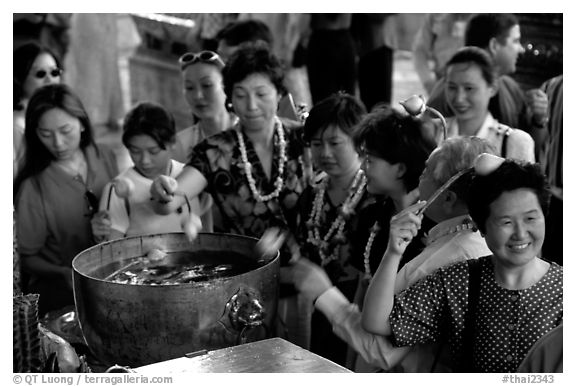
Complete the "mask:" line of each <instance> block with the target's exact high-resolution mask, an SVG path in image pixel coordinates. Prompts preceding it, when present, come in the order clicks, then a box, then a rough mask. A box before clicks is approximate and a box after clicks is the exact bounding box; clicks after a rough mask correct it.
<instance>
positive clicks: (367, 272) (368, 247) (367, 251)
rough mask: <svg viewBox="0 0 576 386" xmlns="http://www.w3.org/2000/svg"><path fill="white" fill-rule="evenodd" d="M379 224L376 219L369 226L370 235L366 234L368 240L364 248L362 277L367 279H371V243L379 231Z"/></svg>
mask: <svg viewBox="0 0 576 386" xmlns="http://www.w3.org/2000/svg"><path fill="white" fill-rule="evenodd" d="M380 229H381V228H380V224H378V221H376V222H375V223H374V225H372V228H370V236H368V241H367V242H366V248H365V249H364V278H365V279H367V280H370V279H372V273H371V272H370V252H371V250H372V244H373V243H374V239H375V238H376V235H377V234H378V232H380Z"/></svg>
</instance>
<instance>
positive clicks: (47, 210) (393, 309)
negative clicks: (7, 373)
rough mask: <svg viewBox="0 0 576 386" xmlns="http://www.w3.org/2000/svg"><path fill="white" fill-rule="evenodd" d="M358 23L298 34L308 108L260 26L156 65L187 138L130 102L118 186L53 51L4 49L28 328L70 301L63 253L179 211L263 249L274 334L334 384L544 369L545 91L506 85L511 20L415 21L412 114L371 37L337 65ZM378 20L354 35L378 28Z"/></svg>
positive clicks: (347, 19)
mask: <svg viewBox="0 0 576 386" xmlns="http://www.w3.org/2000/svg"><path fill="white" fill-rule="evenodd" d="M355 17H356V18H357V17H359V16H358V15H356V16H355V15H349V14H348V15H346V14H326V15H322V14H317V15H314V17H312V18H311V23H312V33H311V35H310V37H309V44H308V45H307V47H306V49H307V54H306V55H307V56H306V60H305V63H306V65H307V68H308V72H309V81H310V90H311V92H312V99H313V103H312V105H311V106H310V108H309V111H302V110H301V109H298V107H297V106H296V105H295V104H294V103H293V95H292V91H293V89H292V88H291V86H290V84H289V82H287V78H286V72H285V67H286V66H285V63H284V62H283V60H281V59H280V58H279V57H278V56H277V55H276V54H275V52H274V49H273V46H274V36H273V35H272V33H271V31H270V30H269V28H268V27H267V26H266V24H265V23H263V22H262V21H258V20H240V21H237V20H235V21H231V22H229V23H228V24H226V25H225V26H223V28H222V29H221V30H220V31H219V32H218V33H214V34H210V36H209V37H210V39H207V40H206V41H205V43H206V46H205V47H204V49H202V50H199V51H197V52H187V53H185V54H183V55H182V56H181V57H180V58H179V59H178V60H177V61H175V65H177V66H178V68H179V69H180V73H181V82H182V89H183V97H184V99H185V101H186V102H187V104H188V106H189V107H190V112H191V114H192V116H193V122H194V124H193V125H192V126H190V127H182V128H179V127H176V124H175V120H174V118H173V116H172V115H171V113H170V112H169V111H168V110H167V109H166V106H162V105H159V104H157V103H154V102H153V101H139V102H138V103H137V104H135V105H134V106H133V107H132V108H131V109H130V111H128V112H127V114H125V116H124V117H123V119H122V124H121V126H122V127H121V130H122V133H123V134H122V143H123V145H124V146H125V148H126V149H127V151H128V154H129V156H130V159H131V166H130V167H128V168H127V169H123V170H119V163H118V162H117V159H116V155H115V153H114V152H113V151H111V149H109V148H108V146H106V145H105V144H100V143H97V141H95V133H94V126H93V124H92V120H91V119H92V117H90V116H89V113H88V109H87V108H86V107H85V105H84V104H83V101H82V100H81V98H80V97H79V93H78V92H76V91H75V90H74V88H73V86H72V85H68V84H66V82H64V81H63V79H62V73H63V71H66V69H65V68H64V67H63V61H62V60H61V58H59V57H58V54H56V53H55V52H54V51H53V50H51V49H49V48H48V47H46V46H44V45H42V44H39V43H35V42H31V43H25V44H22V45H20V46H19V47H17V48H16V49H15V50H14V54H13V55H14V56H13V59H14V108H13V111H14V147H13V149H14V153H13V176H14V185H13V191H14V203H13V205H14V210H15V235H14V237H15V240H17V241H16V242H15V248H16V249H17V252H18V253H17V254H16V253H15V256H19V264H15V270H17V272H15V276H14V277H15V280H18V282H19V283H18V284H19V286H18V288H19V289H20V290H21V291H24V293H35V294H39V312H40V314H41V315H44V314H46V313H48V312H51V311H57V310H59V309H62V308H63V307H66V306H70V305H73V304H74V297H73V288H72V267H71V262H72V259H73V258H74V256H75V255H77V254H78V253H80V252H82V251H83V250H85V249H87V248H89V247H91V246H93V245H96V244H98V243H102V242H106V241H110V240H116V239H120V238H124V237H130V236H138V235H144V234H154V233H164V232H175V231H176V232H178V231H181V230H182V229H183V228H182V227H183V226H182V224H183V223H184V221H183V217H187V216H193V217H195V218H197V219H198V220H200V221H196V222H195V224H197V225H198V229H197V230H199V231H203V232H223V233H232V234H239V235H245V236H250V237H254V238H257V239H265V238H269V237H264V236H267V235H268V236H269V235H270V232H274V234H275V235H276V237H278V239H277V240H275V242H276V244H278V245H280V247H279V250H280V275H279V280H280V293H279V302H278V315H277V319H278V323H277V325H276V326H275V328H273V329H272V330H271V332H272V333H274V334H275V335H277V336H281V337H284V338H285V339H287V340H289V341H291V342H293V343H295V344H298V345H299V346H301V347H303V348H306V349H309V350H311V351H312V352H314V353H317V354H319V355H321V356H323V357H325V358H328V359H330V360H332V361H334V362H336V363H339V364H341V365H343V366H346V367H347V368H349V369H351V370H353V371H357V372H378V371H380V372H386V371H394V372H515V371H530V372H553V371H562V355H561V354H562V345H561V344H557V343H556V342H557V341H558V339H559V338H558V337H559V336H560V342H561V336H562V323H563V268H562V198H563V196H562V75H559V76H557V77H555V78H553V79H551V80H549V81H547V82H546V83H545V84H544V85H542V88H541V89H535V90H528V91H526V92H525V91H523V90H522V89H521V87H520V86H519V85H518V83H516V82H515V81H514V79H513V78H512V77H511V76H510V75H511V74H513V73H514V71H515V66H516V60H517V58H518V55H519V54H521V53H522V50H523V48H522V45H521V43H520V41H521V32H520V31H521V26H520V24H519V22H518V19H517V18H516V17H515V16H514V15H511V14H445V15H442V16H441V15H439V14H438V15H428V16H427V18H426V22H425V23H424V24H423V25H422V26H421V28H420V31H419V33H418V34H417V37H416V41H415V43H414V54H415V55H414V58H415V60H416V61H418V63H417V66H416V68H417V71H418V74H419V76H420V78H421V79H422V84H423V89H424V90H425V92H426V93H429V94H430V99H429V103H427V104H425V103H424V104H423V105H422V106H421V107H422V108H421V109H419V111H411V109H402V108H401V107H399V106H396V105H393V104H391V101H390V89H389V87H391V85H389V86H387V85H386V84H387V83H390V82H388V80H387V78H389V77H388V76H387V75H386V74H387V73H388V72H389V71H391V65H392V64H391V62H390V63H388V62H389V61H390V60H389V59H390V58H391V53H390V52H391V51H390V49H389V47H387V46H386V44H385V42H380V41H378V42H372V43H371V44H367V46H366V47H364V48H363V49H362V50H361V61H360V62H357V61H356V60H355V55H356V53H355V51H354V50H355V48H354V39H353V37H352V35H351V34H350V28H351V26H353V25H354V18H355ZM387 18H388V16H387V15H381V17H380V18H377V19H374V18H372V19H370V18H369V19H370V22H371V23H374V30H377V31H380V32H381V31H382V30H383V29H382V28H383V25H384V22H385V21H386V19H387ZM356 23H361V24H363V26H364V27H366V25H367V24H366V23H368V21H366V20H365V21H363V22H356ZM356 28H359V27H358V26H356ZM431 34H436V35H438V36H437V37H434V38H432V37H431V36H430V35H431ZM433 42H435V43H433ZM430 65H432V67H430ZM380 70H381V71H382V72H381V73H380V72H379V71H380ZM372 72H374V73H375V75H374V77H372V76H371V75H367V74H369V73H372ZM376 79H378V81H376ZM358 85H359V88H358ZM427 106H430V107H433V108H434V109H436V110H438V111H440V112H441V113H442V114H443V115H444V116H445V117H446V120H442V119H438V118H437V117H436V116H432V115H431V114H429V112H428V111H429V110H428V109H427ZM444 125H445V126H444ZM483 162H484V164H482V163H483ZM486 165H488V166H486ZM457 174H458V175H460V177H459V178H457V179H454V178H452V177H454V176H456V175H457ZM119 180H122V181H129V183H130V185H131V194H130V195H129V196H128V197H126V195H123V194H119V193H118V191H117V188H115V186H116V185H115V184H117V182H118V181H119ZM447 182H448V183H450V184H447ZM280 238H281V240H283V241H284V242H283V243H282V242H278V240H280ZM543 246H544V247H543ZM20 270H21V272H20ZM16 288H17V287H16V283H15V291H16ZM549 339H555V340H554V342H555V344H550V343H549ZM543 350H544V351H543ZM558 352H559V354H558ZM544 357H546V358H553V359H549V360H547V361H543V360H542V358H544Z"/></svg>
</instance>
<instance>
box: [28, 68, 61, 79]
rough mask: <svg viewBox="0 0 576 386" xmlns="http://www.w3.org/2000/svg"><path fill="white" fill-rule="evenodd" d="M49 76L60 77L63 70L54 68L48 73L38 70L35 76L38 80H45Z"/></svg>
mask: <svg viewBox="0 0 576 386" xmlns="http://www.w3.org/2000/svg"><path fill="white" fill-rule="evenodd" d="M47 75H50V76H51V77H52V78H57V77H59V76H60V75H62V69H60V68H53V69H51V70H50V71H46V70H38V71H36V73H35V74H34V77H35V78H36V79H44V78H46V76H47Z"/></svg>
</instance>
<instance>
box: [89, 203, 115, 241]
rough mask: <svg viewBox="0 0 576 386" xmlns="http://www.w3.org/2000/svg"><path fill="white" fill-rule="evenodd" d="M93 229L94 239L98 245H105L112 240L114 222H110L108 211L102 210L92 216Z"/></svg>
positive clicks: (91, 224)
mask: <svg viewBox="0 0 576 386" xmlns="http://www.w3.org/2000/svg"><path fill="white" fill-rule="evenodd" d="M90 226H91V227H92V237H93V238H94V241H95V242H96V243H98V244H99V243H103V242H104V241H107V240H110V229H111V227H112V222H111V221H110V214H109V213H108V211H106V210H101V211H99V212H98V213H96V214H94V216H92V219H91V220H90Z"/></svg>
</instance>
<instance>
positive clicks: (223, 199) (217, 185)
mask: <svg viewBox="0 0 576 386" xmlns="http://www.w3.org/2000/svg"><path fill="white" fill-rule="evenodd" d="M237 127H238V126H236V127H233V128H231V129H228V130H226V131H223V132H221V133H218V134H216V135H213V136H211V137H209V138H207V139H205V140H204V141H202V142H200V143H199V144H198V145H197V146H196V147H195V148H194V150H193V152H192V155H191V158H190V162H189V163H188V165H190V166H193V167H194V168H196V169H197V170H198V171H200V173H202V175H204V177H205V178H206V180H207V181H208V186H207V191H208V192H209V193H210V194H211V195H212V197H213V198H214V203H215V204H216V205H217V206H218V208H219V209H220V212H221V213H222V217H223V218H222V224H223V227H224V229H219V231H222V232H226V233H234V234H239V235H245V236H251V237H260V236H262V234H263V233H264V231H265V230H266V229H267V228H270V227H273V226H277V227H280V228H283V229H286V228H288V229H290V230H294V229H295V223H296V216H297V202H298V199H299V197H300V194H301V193H302V191H303V190H304V187H305V181H304V179H303V177H302V175H303V168H302V164H301V156H302V152H303V148H304V143H303V142H302V140H301V130H300V127H298V126H295V125H294V124H292V125H290V126H289V124H288V123H286V122H283V127H284V132H285V135H284V136H285V140H286V146H287V147H286V157H287V160H286V164H285V166H284V176H283V182H284V184H283V187H282V190H281V191H280V195H279V197H277V198H274V199H271V200H268V201H266V202H258V201H257V200H256V199H255V198H254V197H253V195H252V192H251V191H250V186H249V184H248V179H247V177H246V173H245V169H244V164H243V162H242V157H241V153H240V147H239V144H238V138H237V136H236V132H235V130H237ZM242 135H243V138H244V143H245V144H246V152H247V156H248V161H249V162H250V163H251V164H252V175H253V177H254V180H255V181H256V188H257V189H258V190H259V191H260V192H261V194H262V195H265V194H268V193H270V192H272V191H274V189H275V186H274V181H275V180H276V178H277V173H278V162H279V146H280V145H279V138H278V133H277V132H275V134H274V156H273V161H272V169H271V176H270V178H269V179H268V178H267V177H266V174H265V173H264V169H263V167H262V164H261V163H260V160H259V158H258V155H257V154H256V151H255V150H254V147H253V146H252V142H251V141H250V140H249V139H248V137H247V136H246V135H245V134H244V133H243V132H242Z"/></svg>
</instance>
